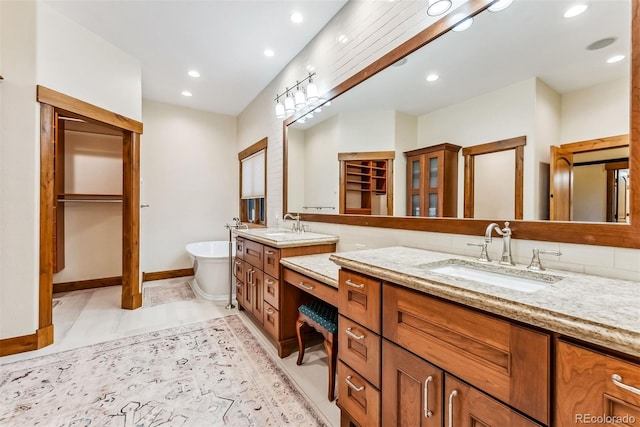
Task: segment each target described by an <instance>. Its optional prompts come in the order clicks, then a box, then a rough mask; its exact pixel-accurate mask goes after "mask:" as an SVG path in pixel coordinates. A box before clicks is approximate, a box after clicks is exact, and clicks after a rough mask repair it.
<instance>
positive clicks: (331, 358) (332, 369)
mask: <svg viewBox="0 0 640 427" xmlns="http://www.w3.org/2000/svg"><path fill="white" fill-rule="evenodd" d="M333 344H334V342H333V340H329V339H325V340H324V348H325V350H326V351H327V360H328V362H329V363H328V364H329V394H328V396H327V397H328V399H329V402H333V399H334V398H335V392H334V390H335V387H336V359H337V357H338V349H337V348H334V345H333ZM336 344H337V343H336Z"/></svg>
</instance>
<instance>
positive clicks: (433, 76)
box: [427, 73, 440, 82]
mask: <svg viewBox="0 0 640 427" xmlns="http://www.w3.org/2000/svg"><path fill="white" fill-rule="evenodd" d="M439 78H440V76H439V75H437V74H435V73H432V74H429V75H428V76H427V81H428V82H435V81H436V80H438V79H439Z"/></svg>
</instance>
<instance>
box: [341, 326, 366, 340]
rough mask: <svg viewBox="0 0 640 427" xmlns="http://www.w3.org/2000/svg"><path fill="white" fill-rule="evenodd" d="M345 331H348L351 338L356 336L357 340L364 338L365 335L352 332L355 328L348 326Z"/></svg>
mask: <svg viewBox="0 0 640 427" xmlns="http://www.w3.org/2000/svg"><path fill="white" fill-rule="evenodd" d="M344 331H345V332H346V333H347V335H349V336H350V337H351V338H354V339H356V340H361V339H363V338H364V335H356V334H354V333H353V332H352V331H353V330H352V329H351V328H347V329H345V330H344Z"/></svg>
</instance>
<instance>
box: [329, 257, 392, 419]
mask: <svg viewBox="0 0 640 427" xmlns="http://www.w3.org/2000/svg"><path fill="white" fill-rule="evenodd" d="M338 281H339V285H338V313H339V316H338V359H339V362H338V402H337V405H338V406H339V407H340V409H341V410H342V411H343V412H344V413H345V414H344V416H343V418H345V419H350V420H352V422H354V423H356V424H359V425H360V426H362V427H364V426H367V427H369V426H378V425H380V405H381V402H380V386H381V381H380V375H381V373H380V360H381V348H380V345H381V339H380V331H381V326H380V323H381V321H380V303H381V300H380V299H381V295H380V292H381V288H382V283H381V281H380V280H379V279H374V278H372V277H368V276H365V275H363V274H360V273H356V272H353V271H349V270H345V269H344V268H342V269H340V272H339V277H338Z"/></svg>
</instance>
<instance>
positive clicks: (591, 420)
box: [555, 341, 640, 427]
mask: <svg viewBox="0 0 640 427" xmlns="http://www.w3.org/2000/svg"><path fill="white" fill-rule="evenodd" d="M556 349H557V353H556V392H555V399H556V404H555V408H556V409H555V415H556V423H557V425H559V426H563V427H564V426H573V425H583V424H595V425H598V426H605V425H606V426H640V365H638V364H635V363H630V362H627V361H624V360H621V359H618V358H615V357H612V356H608V355H605V354H601V353H597V352H595V351H591V350H587V349H585V348H582V347H579V346H576V345H573V344H569V343H566V342H563V341H559V342H558V345H557V347H556Z"/></svg>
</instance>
